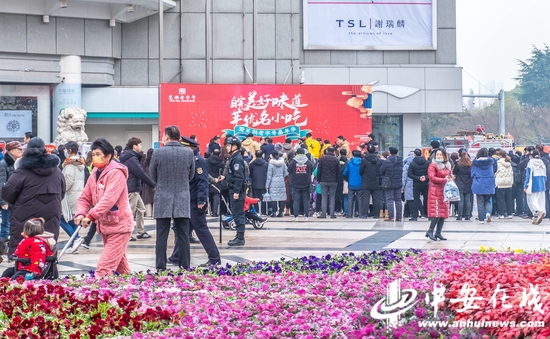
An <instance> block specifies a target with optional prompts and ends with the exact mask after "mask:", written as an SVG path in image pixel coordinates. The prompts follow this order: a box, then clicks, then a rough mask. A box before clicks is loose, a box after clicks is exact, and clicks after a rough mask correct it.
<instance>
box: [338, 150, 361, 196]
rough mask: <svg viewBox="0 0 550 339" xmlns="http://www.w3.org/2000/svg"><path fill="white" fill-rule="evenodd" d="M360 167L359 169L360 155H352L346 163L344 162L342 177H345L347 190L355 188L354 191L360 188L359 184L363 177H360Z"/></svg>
mask: <svg viewBox="0 0 550 339" xmlns="http://www.w3.org/2000/svg"><path fill="white" fill-rule="evenodd" d="M360 169H361V158H360V157H353V158H352V159H351V160H350V161H348V163H347V164H346V167H344V172H343V173H342V174H343V175H344V178H346V179H347V182H348V189H349V190H355V191H360V190H361V184H362V181H363V180H362V179H363V178H362V177H361V173H360Z"/></svg>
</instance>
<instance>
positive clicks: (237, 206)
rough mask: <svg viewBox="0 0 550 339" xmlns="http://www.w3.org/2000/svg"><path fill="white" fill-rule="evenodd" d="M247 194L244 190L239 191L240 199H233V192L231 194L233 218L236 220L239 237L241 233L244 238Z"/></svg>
mask: <svg viewBox="0 0 550 339" xmlns="http://www.w3.org/2000/svg"><path fill="white" fill-rule="evenodd" d="M245 198H246V194H245V193H244V192H240V193H239V198H238V199H236V200H235V199H233V194H230V200H229V201H230V203H231V212H232V213H233V220H234V221H235V225H236V229H237V237H238V236H239V235H241V237H242V239H244V229H245V225H246V218H245V216H244V199H245Z"/></svg>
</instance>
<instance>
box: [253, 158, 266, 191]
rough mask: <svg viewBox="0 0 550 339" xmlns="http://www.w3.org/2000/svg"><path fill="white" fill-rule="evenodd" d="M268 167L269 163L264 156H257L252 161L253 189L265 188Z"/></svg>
mask: <svg viewBox="0 0 550 339" xmlns="http://www.w3.org/2000/svg"><path fill="white" fill-rule="evenodd" d="M267 168H268V163H267V162H266V161H265V160H264V158H257V159H256V160H254V161H251V162H250V165H249V170H250V181H251V182H252V189H256V190H263V189H264V188H265V182H266V181H267Z"/></svg>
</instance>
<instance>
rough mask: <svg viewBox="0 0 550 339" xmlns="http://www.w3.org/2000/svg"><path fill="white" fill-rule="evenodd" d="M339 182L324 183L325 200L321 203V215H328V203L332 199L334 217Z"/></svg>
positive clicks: (322, 185)
mask: <svg viewBox="0 0 550 339" xmlns="http://www.w3.org/2000/svg"><path fill="white" fill-rule="evenodd" d="M337 187H338V183H337V182H322V183H321V193H322V194H323V200H322V201H321V215H322V216H326V215H327V203H328V202H329V201H328V199H330V210H329V212H330V215H334V209H335V208H336V188H337Z"/></svg>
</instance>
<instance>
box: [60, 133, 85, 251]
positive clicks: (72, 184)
mask: <svg viewBox="0 0 550 339" xmlns="http://www.w3.org/2000/svg"><path fill="white" fill-rule="evenodd" d="M62 166H63V177H65V183H66V191H65V198H64V199H63V201H62V202H61V211H62V216H61V221H60V224H61V228H63V230H64V231H65V232H67V234H68V235H69V236H72V235H73V233H74V232H75V231H76V229H77V226H76V225H75V224H74V221H73V218H74V214H75V213H76V206H77V204H78V198H80V194H81V193H82V190H84V169H85V166H84V158H82V157H81V156H80V155H79V154H78V144H77V143H76V142H74V141H69V142H68V143H67V144H66V145H65V161H64V162H63V165H62ZM83 241H84V238H80V237H79V236H78V235H77V236H76V238H75V239H74V241H73V243H72V244H70V245H69V247H68V248H67V251H66V253H73V254H76V253H78V247H80V245H81V244H82V242H83Z"/></svg>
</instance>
